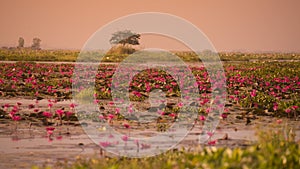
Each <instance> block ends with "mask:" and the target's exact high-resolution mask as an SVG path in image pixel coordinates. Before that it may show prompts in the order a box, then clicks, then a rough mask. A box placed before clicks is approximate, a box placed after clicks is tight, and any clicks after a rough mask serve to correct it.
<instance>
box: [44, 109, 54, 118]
mask: <svg viewBox="0 0 300 169" xmlns="http://www.w3.org/2000/svg"><path fill="white" fill-rule="evenodd" d="M43 116H45V117H47V118H50V117H52V113H50V112H47V111H45V112H43Z"/></svg>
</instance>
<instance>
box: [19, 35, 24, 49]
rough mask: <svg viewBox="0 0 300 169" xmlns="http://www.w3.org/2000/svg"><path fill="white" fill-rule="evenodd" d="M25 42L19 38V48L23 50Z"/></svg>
mask: <svg viewBox="0 0 300 169" xmlns="http://www.w3.org/2000/svg"><path fill="white" fill-rule="evenodd" d="M24 43H25V40H24V38H23V37H19V41H18V47H17V48H23V47H24Z"/></svg>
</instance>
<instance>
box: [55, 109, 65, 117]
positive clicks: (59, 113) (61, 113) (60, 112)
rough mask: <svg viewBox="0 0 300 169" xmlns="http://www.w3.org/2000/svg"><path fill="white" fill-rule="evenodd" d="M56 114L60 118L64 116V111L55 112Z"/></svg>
mask: <svg viewBox="0 0 300 169" xmlns="http://www.w3.org/2000/svg"><path fill="white" fill-rule="evenodd" d="M56 114H57V115H58V116H59V117H61V116H62V115H63V114H64V111H63V110H62V109H58V110H56Z"/></svg>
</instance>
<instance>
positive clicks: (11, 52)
mask: <svg viewBox="0 0 300 169" xmlns="http://www.w3.org/2000/svg"><path fill="white" fill-rule="evenodd" d="M79 53H80V51H79V50H31V49H0V60H1V61H66V62H75V61H76V60H77V57H78V55H79ZM173 53H175V54H176V55H177V56H178V57H180V58H181V59H182V60H183V61H186V62H194V61H198V60H199V58H198V56H197V55H196V54H195V53H193V52H182V51H181V52H173ZM200 55H202V57H206V56H209V52H203V53H201V54H200ZM127 56H128V55H127V54H117V53H111V52H109V53H107V54H105V56H104V57H94V58H91V60H94V61H102V62H120V61H122V60H123V59H124V58H126V57H127ZM219 56H220V58H221V60H222V61H250V60H300V53H239V52H236V53H233V52H231V53H225V52H221V53H219Z"/></svg>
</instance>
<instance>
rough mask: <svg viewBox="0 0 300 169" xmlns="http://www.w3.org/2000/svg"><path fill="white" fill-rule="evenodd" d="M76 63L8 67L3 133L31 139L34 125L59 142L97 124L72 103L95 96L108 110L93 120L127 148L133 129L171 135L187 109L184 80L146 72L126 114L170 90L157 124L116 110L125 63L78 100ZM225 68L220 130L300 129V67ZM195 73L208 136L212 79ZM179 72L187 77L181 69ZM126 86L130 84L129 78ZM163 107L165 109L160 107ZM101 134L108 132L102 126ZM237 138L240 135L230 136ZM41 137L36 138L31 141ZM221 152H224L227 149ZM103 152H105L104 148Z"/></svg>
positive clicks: (107, 69)
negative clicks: (260, 124) (115, 93)
mask: <svg viewBox="0 0 300 169" xmlns="http://www.w3.org/2000/svg"><path fill="white" fill-rule="evenodd" d="M75 65H76V64H74V63H39V62H37V63H36V62H1V63H0V99H1V100H2V103H0V115H1V116H0V118H1V120H2V123H3V124H6V126H1V129H3V131H4V130H5V131H6V134H7V135H11V139H12V141H21V140H22V139H26V138H27V136H24V135H26V134H24V132H23V133H22V130H25V129H26V130H27V129H28V130H31V129H33V128H38V130H39V132H40V133H39V134H36V135H41V138H42V139H44V140H47V141H49V142H53V143H55V142H57V141H60V140H61V141H63V140H64V139H67V138H68V137H69V136H72V135H76V134H78V130H75V129H74V127H76V126H77V127H78V126H82V125H89V124H85V123H82V122H81V123H80V122H78V118H80V117H79V116H80V114H77V113H76V111H75V109H76V107H77V106H80V103H79V104H78V103H74V102H72V99H75V98H73V97H77V98H80V99H81V100H89V99H90V98H91V97H90V96H91V95H92V96H93V97H92V98H93V101H92V102H93V103H94V104H97V105H98V107H99V109H100V111H101V113H100V114H95V115H93V117H91V118H93V119H94V121H96V122H105V123H108V124H109V125H110V126H113V127H115V129H116V130H118V131H120V132H121V133H122V134H124V135H123V137H122V140H123V142H124V143H126V142H127V141H128V140H131V138H130V136H129V135H130V134H131V135H132V133H130V132H131V131H132V130H136V129H139V130H145V129H149V130H151V131H152V132H164V131H166V130H167V129H168V128H169V127H170V123H173V122H174V121H176V119H177V118H178V116H179V112H180V109H182V108H183V107H184V103H182V102H181V101H180V99H179V98H180V97H181V95H182V92H184V91H180V85H179V84H178V83H177V81H176V79H175V78H174V77H172V75H170V74H168V73H167V72H165V71H161V70H159V69H155V68H151V69H146V70H144V71H142V72H140V73H139V74H137V75H135V76H134V77H133V78H132V81H131V82H130V84H129V90H128V92H129V99H130V101H131V102H132V105H130V107H129V108H128V110H126V111H128V112H133V110H132V109H133V108H135V109H139V110H150V109H151V107H150V106H149V97H151V96H150V95H151V92H152V91H155V90H160V91H162V93H163V95H164V96H165V97H166V100H167V102H164V101H161V100H157V102H158V103H157V107H156V109H154V110H153V111H154V112H156V114H157V116H156V118H155V120H153V119H152V120H153V121H152V122H150V123H145V124H143V123H137V122H135V121H134V120H130V119H127V118H126V117H124V116H123V114H122V110H121V109H120V108H118V107H115V105H114V100H113V98H112V91H111V90H112V79H113V76H114V73H115V71H116V69H117V67H118V64H117V63H113V64H101V65H99V67H98V70H97V72H96V74H95V89H94V90H93V89H90V88H85V87H84V86H82V87H79V88H78V89H79V90H78V91H76V92H77V95H76V96H74V95H73V92H74V88H73V86H72V85H73V84H74V82H75V83H77V84H80V83H85V82H84V79H81V80H80V79H76V78H74V69H75ZM223 66H224V71H225V77H226V92H227V94H226V98H225V99H226V102H225V108H224V111H223V113H222V114H220V115H219V118H220V120H221V122H220V126H219V127H218V128H217V130H222V129H229V128H230V126H233V127H232V128H235V130H238V129H239V127H240V126H241V125H243V126H244V125H246V126H247V125H253V124H255V123H254V122H255V121H258V120H259V119H261V118H263V119H270V120H271V121H273V122H274V119H275V122H274V123H275V124H281V123H283V121H284V122H288V123H289V122H291V124H293V125H294V126H299V122H298V120H299V116H300V77H299V75H300V62H293V61H291V62H289V61H287V62H275V61H264V62H225V63H224V65H223ZM78 68H79V69H82V71H81V72H82V73H81V74H82V75H83V76H86V77H89V76H91V72H90V71H86V70H87V68H86V67H85V66H84V64H82V66H81V67H80V66H77V69H78ZM189 69H190V70H191V72H192V74H193V76H194V77H195V79H196V82H195V83H193V84H190V85H192V86H193V87H196V88H198V91H199V94H198V95H199V97H198V98H197V99H196V102H195V103H192V104H194V105H198V109H197V110H196V113H197V117H196V118H195V119H193V121H195V123H194V125H196V128H195V130H199V132H200V130H201V126H203V124H204V122H205V121H206V120H207V119H209V114H210V113H211V111H212V110H211V107H210V104H212V100H211V96H212V89H211V78H212V77H210V76H209V73H208V72H207V71H206V68H205V67H204V66H203V65H202V64H199V65H196V64H189ZM176 73H178V74H179V75H180V76H185V75H184V74H182V73H181V72H180V71H179V72H176ZM215 76H216V77H214V78H218V76H219V75H218V74H216V75H215ZM118 81H119V82H120V85H122V84H121V82H122V79H118ZM23 101H24V102H23ZM162 104H164V105H165V106H164V107H160V106H161V105H162ZM230 119H231V120H230ZM235 122H237V124H235ZM273 122H272V123H273ZM266 123H267V122H266ZM268 123H269V122H268ZM4 128H5V129H4ZM7 130H8V131H7ZM99 130H105V128H104V127H103V128H101V126H100V128H99ZM1 131H2V130H1ZM206 134H207V135H208V136H209V138H210V139H209V140H208V142H207V143H206V144H205V145H207V146H218V145H220V146H221V147H223V146H224V144H223V143H222V140H228V135H227V133H226V135H225V137H224V138H221V139H220V138H216V137H214V133H213V132H212V133H206ZM229 137H233V136H230V135H229ZM33 138H36V137H32V138H31V139H33ZM39 138H40V137H39ZM233 139H234V138H233ZM296 141H297V140H296ZM298 141H299V140H298ZM135 143H136V144H137V145H138V147H139V149H141V151H143V150H147V149H149V148H151V146H154V145H150V144H140V145H139V144H138V140H136V141H135ZM117 144H121V143H117V142H110V141H109V139H108V140H106V141H101V142H99V145H100V147H102V148H105V147H112V146H115V145H117ZM122 144H123V143H122ZM78 145H79V146H82V145H83V144H82V143H79V144H78ZM237 145H238V146H240V144H237ZM247 145H252V144H247ZM228 151H229V150H228ZM217 152H218V153H221V152H220V151H219V150H218V151H217ZM101 153H103V152H102V149H101V148H100V154H101ZM206 153H207V152H206ZM177 156H180V155H177ZM160 158H161V157H160ZM201 158H202V157H201Z"/></svg>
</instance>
